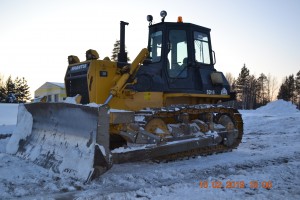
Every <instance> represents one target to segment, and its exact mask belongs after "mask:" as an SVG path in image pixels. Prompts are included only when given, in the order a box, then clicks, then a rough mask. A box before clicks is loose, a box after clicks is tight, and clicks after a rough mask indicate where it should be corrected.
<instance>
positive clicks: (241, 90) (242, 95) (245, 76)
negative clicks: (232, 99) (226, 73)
mask: <svg viewBox="0 0 300 200" xmlns="http://www.w3.org/2000/svg"><path fill="white" fill-rule="evenodd" d="M249 76H250V73H249V69H247V67H246V65H245V64H244V66H243V67H242V69H241V72H240V73H239V77H238V78H237V80H236V83H235V90H236V94H237V100H238V101H243V102H246V95H247V92H248V87H249ZM243 107H244V108H245V106H243Z"/></svg>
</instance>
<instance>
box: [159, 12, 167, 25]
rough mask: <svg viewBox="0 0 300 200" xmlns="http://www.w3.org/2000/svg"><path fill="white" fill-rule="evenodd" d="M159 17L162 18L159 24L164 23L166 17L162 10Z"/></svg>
mask: <svg viewBox="0 0 300 200" xmlns="http://www.w3.org/2000/svg"><path fill="white" fill-rule="evenodd" d="M160 16H161V17H162V18H161V22H164V21H165V18H166V16H167V11H165V10H162V11H161V12H160Z"/></svg>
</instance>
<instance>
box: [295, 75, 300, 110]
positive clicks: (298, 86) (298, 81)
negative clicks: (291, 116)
mask: <svg viewBox="0 0 300 200" xmlns="http://www.w3.org/2000/svg"><path fill="white" fill-rule="evenodd" d="M295 93H296V98H297V105H298V109H300V70H299V72H298V73H297V74H296V78H295Z"/></svg>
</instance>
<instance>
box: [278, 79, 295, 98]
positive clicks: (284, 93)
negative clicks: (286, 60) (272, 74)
mask: <svg viewBox="0 0 300 200" xmlns="http://www.w3.org/2000/svg"><path fill="white" fill-rule="evenodd" d="M294 93H295V79H294V75H293V74H292V75H290V76H289V77H285V80H284V82H283V83H282V84H281V86H280V88H279V92H278V95H277V99H283V100H285V101H292V102H293V103H294V102H295V95H294Z"/></svg>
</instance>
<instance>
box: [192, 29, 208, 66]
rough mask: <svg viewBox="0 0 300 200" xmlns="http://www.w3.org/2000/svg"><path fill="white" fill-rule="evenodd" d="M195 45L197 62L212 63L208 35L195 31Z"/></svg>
mask: <svg viewBox="0 0 300 200" xmlns="http://www.w3.org/2000/svg"><path fill="white" fill-rule="evenodd" d="M194 46H195V59H196V62H200V63H203V64H210V53H209V45H208V36H207V35H206V34H204V33H200V32H194Z"/></svg>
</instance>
